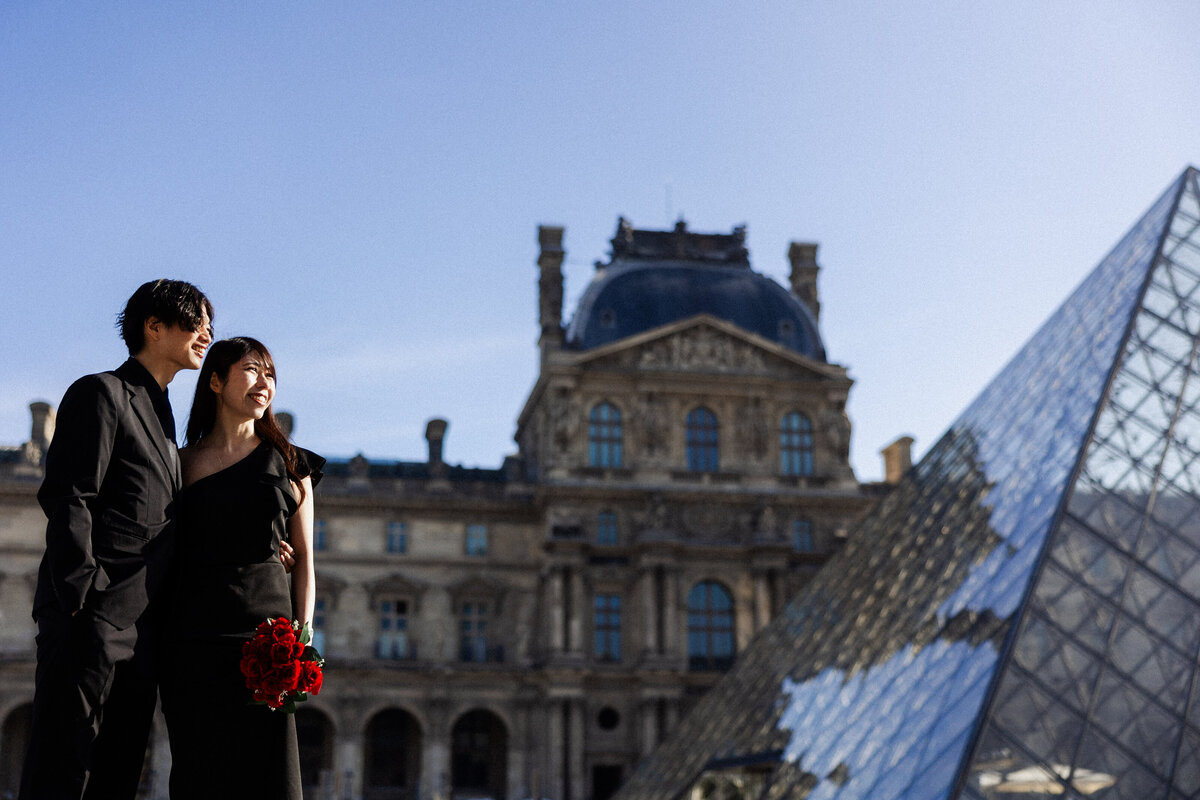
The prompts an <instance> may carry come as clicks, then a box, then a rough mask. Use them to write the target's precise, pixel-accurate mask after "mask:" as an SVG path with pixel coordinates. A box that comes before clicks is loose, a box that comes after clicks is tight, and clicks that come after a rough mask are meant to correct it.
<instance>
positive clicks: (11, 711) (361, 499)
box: [0, 220, 911, 800]
mask: <svg viewBox="0 0 1200 800" xmlns="http://www.w3.org/2000/svg"><path fill="white" fill-rule="evenodd" d="M562 237H563V230H562V228H555V227H541V228H540V229H539V231H538V241H539V246H540V252H539V255H538V258H537V266H538V271H539V272H538V274H539V283H538V287H539V292H538V294H539V322H540V327H541V335H540V339H539V345H538V346H539V351H540V371H539V375H538V378H537V381H536V384H535V385H534V387H533V389H532V391H531V392H530V395H529V398H528V400H527V402H526V404H525V407H524V408H523V409H521V410H520V412H519V416H518V417H517V423H516V442H517V445H518V452H517V453H516V454H515V455H512V456H509V457H507V458H506V459H505V460H504V463H503V465H502V466H501V467H499V468H497V469H487V468H469V467H463V466H456V465H451V464H447V463H445V462H444V461H443V459H442V451H443V442H444V438H445V436H446V434H447V427H448V424H447V422H446V421H444V420H438V419H434V420H431V421H430V422H429V423H428V425H427V430H426V437H427V440H428V458H427V459H426V460H425V461H423V462H396V461H368V460H367V459H365V458H363V457H361V456H358V457H355V458H351V459H348V460H342V461H334V462H332V463H331V464H330V465H329V471H328V473H327V477H326V479H325V481H324V482H323V483H322V484H321V486H320V487H319V489H318V490H317V495H316V500H317V530H316V538H317V547H318V556H317V572H318V590H319V591H318V612H317V619H316V625H317V628H318V634H317V636H318V640H319V641H318V644H319V646H320V648H321V650H322V651H323V652H324V653H325V655H326V656H327V657H328V660H329V663H328V671H327V680H326V682H325V688H324V690H323V691H322V693H321V694H320V695H319V696H317V697H315V698H313V699H312V700H311V701H310V702H308V703H307V704H305V706H304V707H303V708H302V710H301V712H300V713H299V714H298V716H297V722H298V725H299V728H300V736H301V747H302V753H301V759H302V763H303V770H304V777H305V783H306V793H307V794H308V796H311V797H318V798H338V799H339V800H341V799H342V798H367V799H371V798H378V799H382V798H404V800H417V798H482V797H488V798H497V800H500V799H501V798H503V799H504V800H524V799H525V798H549V800H606V798H607V797H609V796H610V795H611V794H612V793H613V792H614V791H615V789H616V788H617V787H618V786H619V785H620V784H621V783H622V781H623V780H624V779H625V778H626V777H627V776H628V775H629V774H630V773H631V771H632V769H633V767H634V766H635V765H636V764H637V763H638V762H639V760H640V759H641V758H642V757H644V756H645V755H647V754H649V753H650V752H651V750H653V749H654V748H655V747H656V746H657V745H658V744H659V743H660V742H661V741H662V740H663V739H664V737H665V736H666V734H667V733H668V732H669V731H670V730H672V729H673V728H674V727H675V726H676V724H677V723H678V722H679V720H680V718H681V717H682V716H683V715H684V714H685V713H686V712H687V711H688V709H689V708H690V707H691V706H692V705H693V704H694V702H695V701H696V700H697V699H698V698H699V697H701V696H702V695H703V694H704V693H705V691H706V690H707V689H708V688H709V687H710V686H711V685H712V684H713V683H714V682H715V681H716V679H717V678H718V677H719V676H720V675H721V674H722V672H723V671H725V670H726V669H727V668H728V667H729V666H730V664H731V663H732V662H733V660H734V659H735V658H736V656H737V654H738V653H739V652H740V651H741V650H742V649H743V648H745V647H746V646H747V644H748V642H749V640H750V639H751V637H752V636H754V634H755V633H756V632H757V631H759V630H760V629H761V628H763V627H764V626H765V625H766V624H767V622H768V621H769V620H770V619H771V618H772V616H773V615H774V614H775V613H776V612H777V611H778V610H779V609H780V608H781V607H782V606H783V604H784V603H785V601H786V600H787V599H788V598H789V597H790V596H791V595H793V594H794V593H795V592H796V591H798V590H799V589H800V588H801V587H803V586H804V585H805V584H806V583H807V582H808V581H809V579H810V577H811V576H812V575H813V574H814V573H815V572H816V570H817V569H818V568H819V567H820V565H821V564H822V563H823V562H824V561H825V560H826V559H827V557H828V556H829V555H830V554H831V553H832V551H834V550H835V549H836V548H837V547H838V545H839V543H840V538H841V536H843V535H844V532H845V530H846V529H847V528H848V527H849V526H850V525H852V524H853V522H854V521H855V520H856V519H858V518H859V517H861V516H862V515H863V514H864V512H865V511H866V509H867V508H868V506H870V505H871V504H872V503H873V502H874V500H875V497H876V496H877V495H878V494H879V493H880V491H881V487H880V486H878V485H861V484H859V483H858V482H857V481H856V479H855V476H854V474H853V473H852V471H851V469H850V465H849V461H848V453H849V444H850V423H849V420H848V419H847V417H846V413H845V404H846V400H847V396H848V393H849V391H850V388H851V380H850V379H849V378H848V377H847V373H846V369H845V367H843V366H839V365H837V364H833V363H830V362H829V361H827V359H826V356H825V349H824V345H823V343H822V339H821V336H820V332H819V328H818V319H819V313H820V302H819V299H818V292H817V272H818V268H817V263H816V250H817V247H816V245H812V244H799V243H793V244H792V245H791V247H790V249H789V252H788V258H789V260H790V262H791V279H790V283H791V285H790V287H786V288H785V287H783V286H780V285H779V284H778V283H776V282H775V281H773V280H771V279H770V278H768V277H766V276H764V275H762V274H761V273H758V272H755V271H754V270H753V269H752V268H751V265H750V261H749V256H748V252H747V249H746V246H745V232H744V230H743V229H741V228H735V229H734V230H733V231H732V232H731V233H728V234H700V233H694V232H691V231H689V230H687V228H686V226H685V225H684V224H683V223H682V222H681V223H679V224H678V225H677V226H676V227H675V229H674V230H668V231H651V230H641V229H635V228H633V227H632V226H630V225H629V224H628V223H627V222H626V221H625V220H621V221H620V222H619V224H618V228H617V231H616V235H615V236H614V238H613V239H612V252H611V256H610V258H609V260H608V261H607V262H603V263H599V262H598V263H597V268H596V274H595V277H594V279H593V280H592V282H591V284H590V285H589V287H588V289H587V290H586V292H585V293H584V295H583V297H582V298H581V300H580V302H579V304H578V307H577V308H576V309H575V310H574V314H573V316H572V317H571V319H570V322H569V324H564V318H563V308H562V305H563V301H562V296H563V277H562V270H561V267H562V261H563V256H564V250H563V243H562ZM31 411H32V419H33V426H32V432H31V436H30V440H29V441H28V442H26V443H24V444H22V445H20V446H16V447H8V448H0V623H2V624H0V798H3V797H7V796H9V795H8V794H6V792H12V791H14V790H15V786H16V783H17V779H18V775H19V771H20V758H21V752H22V750H23V747H24V745H23V742H24V736H25V730H26V726H27V725H28V718H29V713H30V711H29V709H30V705H29V704H30V701H31V699H32V695H33V668H34V663H33V636H34V625H33V623H32V621H31V619H30V617H29V608H30V604H31V599H32V596H33V588H34V581H35V575H36V568H37V564H38V561H39V559H40V556H41V552H42V549H43V530H44V518H43V515H42V513H41V510H40V509H39V508H38V505H37V502H36V498H35V494H36V491H37V488H38V485H39V481H40V473H41V468H40V461H41V457H42V453H43V452H44V450H45V447H46V444H47V442H48V441H49V440H50V438H51V437H52V436H53V429H54V410H53V408H52V407H51V406H50V405H48V404H46V403H41V402H39V403H34V404H33V405H32V406H31ZM362 436H363V437H364V439H365V438H367V437H369V436H370V431H362ZM908 441H911V440H908ZM888 455H889V456H890V457H891V458H892V462H891V463H890V464H889V466H888V470H889V478H891V477H893V473H897V472H899V471H902V469H903V467H904V466H905V465H906V463H907V442H906V441H905V440H901V441H900V442H899V443H897V445H894V446H893V447H892V448H891V449H890V450H889V451H888ZM169 758H170V755H169V750H168V748H167V743H166V735H165V731H164V730H163V729H162V726H161V724H160V725H159V726H158V727H157V729H156V731H155V736H154V739H153V741H152V743H151V757H150V758H149V759H148V761H147V768H146V773H145V776H144V781H143V788H144V795H145V796H146V797H151V798H161V797H165V796H166V775H167V771H168V770H169ZM214 768H219V766H215V767H214Z"/></svg>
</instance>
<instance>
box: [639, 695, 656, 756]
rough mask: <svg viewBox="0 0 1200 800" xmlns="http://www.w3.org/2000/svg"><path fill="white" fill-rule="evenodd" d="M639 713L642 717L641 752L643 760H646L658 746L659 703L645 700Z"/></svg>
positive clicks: (650, 699) (649, 699)
mask: <svg viewBox="0 0 1200 800" xmlns="http://www.w3.org/2000/svg"><path fill="white" fill-rule="evenodd" d="M638 712H639V713H640V714H641V715H642V741H641V742H640V750H641V755H642V758H645V757H646V756H648V755H650V754H651V753H653V752H654V748H655V747H656V746H657V745H658V739H659V736H658V701H657V700H655V699H654V698H648V699H643V700H642V702H641V703H640V704H639V705H638Z"/></svg>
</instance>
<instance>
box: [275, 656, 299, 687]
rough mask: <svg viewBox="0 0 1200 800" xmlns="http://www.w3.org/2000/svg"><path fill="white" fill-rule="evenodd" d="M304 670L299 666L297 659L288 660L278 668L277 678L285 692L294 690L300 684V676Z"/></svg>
mask: <svg viewBox="0 0 1200 800" xmlns="http://www.w3.org/2000/svg"><path fill="white" fill-rule="evenodd" d="M303 672H304V670H303V669H301V667H300V662H299V661H289V662H288V663H287V664H285V665H284V666H282V667H280V668H279V670H278V674H279V680H280V682H281V683H282V684H283V690H284V691H285V692H294V691H296V689H297V688H299V686H300V677H301V675H302V674H303Z"/></svg>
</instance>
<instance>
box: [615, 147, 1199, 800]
mask: <svg viewBox="0 0 1200 800" xmlns="http://www.w3.org/2000/svg"><path fill="white" fill-rule="evenodd" d="M1196 189H1197V187H1196V173H1195V171H1194V170H1190V169H1189V170H1188V171H1186V172H1185V173H1184V174H1183V175H1182V176H1180V178H1179V179H1178V180H1177V181H1176V182H1175V183H1174V184H1173V185H1172V186H1171V187H1170V188H1169V189H1168V190H1167V191H1166V192H1165V193H1164V194H1163V196H1162V197H1161V198H1160V199H1159V200H1158V201H1157V202H1156V203H1155V204H1154V205H1153V206H1152V207H1151V209H1150V210H1149V211H1148V212H1147V213H1146V215H1145V216H1144V217H1143V218H1142V219H1141V220H1140V221H1139V222H1138V223H1137V224H1136V225H1135V226H1134V228H1133V229H1132V230H1131V231H1130V232H1129V233H1128V234H1127V235H1126V236H1125V237H1124V238H1123V239H1122V240H1121V241H1120V243H1119V244H1118V245H1117V246H1116V248H1114V250H1113V251H1112V252H1111V253H1110V254H1109V255H1108V256H1107V257H1106V258H1105V259H1104V261H1102V262H1101V263H1100V265H1099V266H1098V267H1097V268H1096V269H1095V270H1094V271H1093V272H1092V273H1091V275H1089V276H1088V278H1086V279H1085V280H1084V282H1083V283H1082V284H1081V285H1080V286H1079V288H1078V289H1076V291H1075V292H1074V293H1073V294H1072V296H1071V297H1070V298H1069V299H1068V300H1067V301H1066V302H1065V303H1064V304H1063V305H1062V306H1061V307H1060V308H1059V310H1058V311H1056V312H1055V314H1054V315H1053V316H1052V317H1051V318H1050V319H1049V320H1048V321H1047V323H1046V324H1045V325H1044V326H1043V327H1042V328H1041V330H1039V332H1038V333H1037V334H1036V335H1035V336H1034V337H1033V338H1032V339H1031V340H1030V341H1029V342H1028V343H1027V344H1026V345H1025V347H1023V348H1022V349H1021V351H1020V352H1019V353H1018V354H1017V355H1016V357H1014V359H1013V360H1012V361H1011V362H1010V363H1009V364H1008V365H1007V366H1006V367H1005V368H1004V370H1003V371H1002V372H1001V373H1000V374H999V375H998V376H997V377H996V379H995V380H994V381H993V382H992V383H991V384H990V385H989V386H988V388H987V389H985V390H984V392H983V393H982V394H981V395H980V396H979V397H978V398H977V399H976V401H975V402H974V403H973V404H972V405H971V406H970V407H969V408H968V409H967V410H966V411H965V412H964V413H963V415H962V416H961V417H960V418H959V419H958V420H957V421H956V422H955V423H954V424H953V425H952V426H951V428H950V430H949V431H947V433H946V434H945V435H944V436H943V437H942V439H941V440H939V442H938V443H937V444H936V445H934V447H932V448H931V449H930V451H929V453H928V454H927V455H926V456H925V457H924V458H923V459H922V460H921V462H920V463H919V464H918V465H917V466H916V467H915V468H914V469H913V470H912V471H911V472H910V473H909V475H908V476H906V477H905V479H904V480H903V481H902V482H901V483H900V484H898V485H897V486H896V487H895V488H894V489H893V490H892V492H891V493H890V494H889V495H888V496H887V497H886V498H885V499H884V500H883V501H882V502H881V503H880V505H879V507H878V508H877V509H876V510H875V511H874V512H873V513H872V514H871V515H870V517H869V518H868V519H866V520H865V521H864V522H863V523H862V524H861V525H860V527H859V528H858V530H856V531H855V533H854V535H852V536H851V538H850V540H849V541H848V542H847V544H846V546H845V548H844V549H843V550H842V552H841V553H839V554H838V556H836V557H835V558H834V559H833V560H831V561H830V562H829V564H828V565H827V566H826V567H825V568H824V569H823V570H822V572H821V573H820V574H818V575H817V577H816V578H815V580H814V581H813V583H812V584H811V585H810V586H809V587H807V588H806V589H805V590H804V591H803V592H801V594H800V595H798V596H797V597H796V598H795V599H794V600H793V601H792V602H791V603H790V604H789V605H788V606H787V607H786V608H785V610H784V611H783V612H782V613H781V614H780V616H779V617H778V618H777V619H776V620H774V621H773V622H772V623H771V624H770V625H768V626H767V627H766V628H765V629H764V630H763V631H762V632H760V634H759V635H758V636H757V637H756V638H755V640H754V641H753V642H751V644H750V646H749V647H748V648H747V650H746V651H745V652H744V653H743V654H742V655H741V656H740V657H739V659H738V662H737V663H736V664H735V666H734V668H733V670H732V671H731V672H730V673H729V674H728V675H727V676H726V677H725V678H724V679H723V680H722V681H721V682H720V683H719V684H718V685H717V686H716V687H715V688H714V689H713V690H712V691H711V692H710V693H709V694H708V695H707V696H706V697H705V698H704V700H703V701H702V702H701V703H700V704H698V706H697V707H696V708H695V709H694V710H693V711H692V713H691V714H690V715H689V716H688V718H687V719H686V720H685V721H684V723H683V725H681V727H680V729H679V730H678V731H676V733H675V734H674V735H673V736H672V737H671V739H670V740H669V741H668V742H667V743H666V744H665V745H664V746H663V747H662V748H660V749H659V750H658V751H657V752H656V753H655V754H654V755H652V756H651V757H650V758H649V759H647V760H646V761H645V762H643V764H642V765H641V766H640V767H639V769H638V771H637V772H636V773H635V774H634V776H633V777H632V778H631V780H630V782H629V783H628V784H627V785H626V786H625V787H624V788H623V789H622V792H621V796H620V800H626V799H627V798H629V799H631V798H660V799H661V800H674V799H675V798H681V797H684V796H687V797H689V798H691V799H692V800H700V798H703V797H708V796H712V793H713V791H715V790H712V787H715V786H730V785H733V783H736V781H735V778H737V776H743V778H744V776H746V775H751V774H753V775H755V776H756V781H757V782H755V783H754V784H753V785H754V786H755V787H756V788H755V790H754V792H753V793H752V795H750V794H744V793H743V794H741V795H739V796H744V797H750V796H753V797H755V798H759V797H761V798H767V799H769V798H785V797H786V798H795V799H796V800H807V799H808V798H812V799H814V800H815V799H816V798H822V799H823V800H855V799H857V798H871V800H917V798H920V799H921V800H941V798H957V797H972V798H997V797H1004V798H1014V797H1016V798H1019V797H1035V796H1036V797H1041V796H1045V795H1046V794H1059V795H1062V796H1068V797H1069V796H1079V797H1084V796H1086V797H1100V798H1106V797H1135V796H1137V797H1143V798H1144V797H1163V798H1166V797H1169V796H1171V795H1172V792H1174V793H1176V794H1180V795H1184V796H1188V795H1190V794H1191V793H1193V792H1194V787H1195V785H1196V784H1197V782H1200V778H1197V777H1196V775H1197V774H1200V766H1198V764H1200V756H1198V755H1197V753H1200V727H1197V725H1196V721H1193V722H1187V721H1186V718H1187V714H1188V713H1189V711H1190V712H1191V713H1192V714H1193V716H1194V717H1198V718H1200V712H1196V708H1197V707H1200V698H1195V697H1193V696H1192V694H1193V688H1192V687H1193V685H1195V684H1197V678H1198V677H1200V675H1196V674H1194V673H1196V666H1195V665H1196V664H1197V651H1198V650H1200V626H1198V625H1197V623H1195V622H1193V621H1192V620H1200V608H1197V605H1200V604H1198V603H1197V597H1198V596H1200V595H1198V594H1197V592H1198V591H1200V496H1198V495H1197V493H1196V486H1197V482H1198V481H1200V476H1198V475H1197V474H1196V470H1197V466H1198V465H1200V386H1198V385H1197V384H1198V383H1200V380H1198V379H1197V376H1196V374H1195V373H1196V368H1197V364H1196V346H1195V345H1196V342H1197V341H1198V339H1197V335H1198V333H1200V202H1198V197H1197V191H1196ZM1197 721H1200V720H1197ZM742 785H750V784H747V783H745V781H744V780H743V784H742ZM1172 786H1174V789H1172V788H1171V787H1172ZM706 787H708V788H706ZM1146 792H1149V794H1145V793H1146ZM1139 793H1141V794H1139Z"/></svg>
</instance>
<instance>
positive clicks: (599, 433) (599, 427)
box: [588, 403, 625, 467]
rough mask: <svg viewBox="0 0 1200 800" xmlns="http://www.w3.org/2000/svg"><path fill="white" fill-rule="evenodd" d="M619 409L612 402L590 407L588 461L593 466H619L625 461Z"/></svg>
mask: <svg viewBox="0 0 1200 800" xmlns="http://www.w3.org/2000/svg"><path fill="white" fill-rule="evenodd" d="M622 439H623V433H622V429H621V410H620V409H619V408H617V407H616V406H614V405H613V404H612V403H599V404H597V405H595V406H593V407H592V413H591V415H590V416H589V418H588V463H589V464H591V465H592V466H593V467H620V466H623V465H624V462H625V452H624V445H623V444H622Z"/></svg>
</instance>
